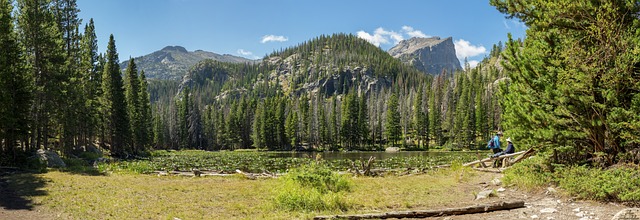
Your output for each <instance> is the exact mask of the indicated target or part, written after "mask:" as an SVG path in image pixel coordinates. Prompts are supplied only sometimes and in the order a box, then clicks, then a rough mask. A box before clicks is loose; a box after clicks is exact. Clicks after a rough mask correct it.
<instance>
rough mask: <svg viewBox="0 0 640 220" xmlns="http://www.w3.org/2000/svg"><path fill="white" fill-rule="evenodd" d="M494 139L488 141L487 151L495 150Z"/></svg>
mask: <svg viewBox="0 0 640 220" xmlns="http://www.w3.org/2000/svg"><path fill="white" fill-rule="evenodd" d="M495 140H496V139H494V138H491V141H489V149H493V148H496V144H495V143H494V142H495Z"/></svg>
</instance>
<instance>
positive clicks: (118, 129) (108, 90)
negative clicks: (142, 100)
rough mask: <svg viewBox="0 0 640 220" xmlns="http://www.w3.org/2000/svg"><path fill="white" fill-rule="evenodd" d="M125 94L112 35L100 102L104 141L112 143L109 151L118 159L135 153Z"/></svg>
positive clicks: (103, 75) (108, 47)
mask: <svg viewBox="0 0 640 220" xmlns="http://www.w3.org/2000/svg"><path fill="white" fill-rule="evenodd" d="M124 92H125V91H124V84H123V82H122V74H121V73H120V67H119V66H118V52H117V51H116V45H115V40H114V38H113V35H111V36H110V37H109V44H108V46H107V54H106V63H105V66H104V71H103V74H102V97H101V98H100V102H101V104H102V116H103V121H104V124H103V125H102V127H103V129H104V130H105V131H104V132H105V133H106V135H107V137H106V140H103V141H105V142H107V143H110V148H109V150H110V151H111V153H112V154H113V155H114V156H118V157H127V156H128V155H130V154H132V153H133V152H132V150H131V149H130V147H131V144H130V140H131V136H130V134H131V133H130V131H131V130H130V124H129V114H128V111H127V101H126V99H125V94H124Z"/></svg>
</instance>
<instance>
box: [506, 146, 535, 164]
mask: <svg viewBox="0 0 640 220" xmlns="http://www.w3.org/2000/svg"><path fill="white" fill-rule="evenodd" d="M535 152H536V150H534V149H533V148H529V150H527V151H526V152H524V154H521V155H520V156H518V157H516V158H514V159H513V160H511V161H509V165H513V164H516V163H518V162H520V161H521V160H523V159H525V158H529V157H530V156H531V155H532V154H534V153H535Z"/></svg>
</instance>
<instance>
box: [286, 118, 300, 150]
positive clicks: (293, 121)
mask: <svg viewBox="0 0 640 220" xmlns="http://www.w3.org/2000/svg"><path fill="white" fill-rule="evenodd" d="M298 123H299V122H298V112H296V111H293V110H292V111H291V112H290V113H289V115H288V116H287V124H286V125H285V129H286V130H287V137H288V139H289V141H291V143H290V144H291V147H294V148H295V147H296V146H298V142H299V138H298V137H299V132H298V131H299V129H298Z"/></svg>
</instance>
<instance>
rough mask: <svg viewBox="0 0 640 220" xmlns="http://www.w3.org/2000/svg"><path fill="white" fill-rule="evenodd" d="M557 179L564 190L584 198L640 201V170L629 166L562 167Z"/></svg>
mask: <svg viewBox="0 0 640 220" xmlns="http://www.w3.org/2000/svg"><path fill="white" fill-rule="evenodd" d="M557 180H558V183H559V185H560V187H562V188H563V189H564V190H566V191H567V192H569V193H571V194H573V195H576V196H578V197H580V198H584V199H597V200H608V201H625V202H638V201H640V170H638V169H637V168H629V167H615V168H610V169H605V170H603V169H598V168H588V167H586V166H574V167H569V168H566V169H561V170H559V172H558V175H557Z"/></svg>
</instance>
